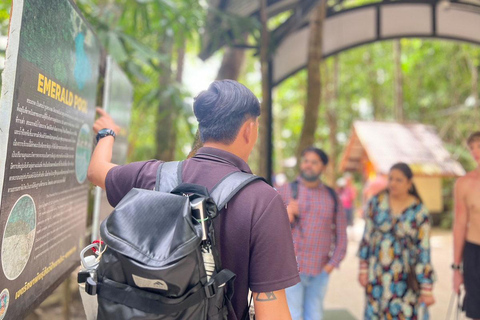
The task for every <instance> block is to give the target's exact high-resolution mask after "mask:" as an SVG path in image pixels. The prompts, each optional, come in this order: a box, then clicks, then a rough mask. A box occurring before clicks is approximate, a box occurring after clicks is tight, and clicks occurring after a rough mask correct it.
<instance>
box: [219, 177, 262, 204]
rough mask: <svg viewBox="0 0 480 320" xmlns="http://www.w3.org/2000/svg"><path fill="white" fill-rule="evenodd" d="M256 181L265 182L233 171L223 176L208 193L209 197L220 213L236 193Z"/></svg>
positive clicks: (260, 178)
mask: <svg viewBox="0 0 480 320" xmlns="http://www.w3.org/2000/svg"><path fill="white" fill-rule="evenodd" d="M256 180H263V181H265V183H266V180H265V179H263V178H262V177H259V176H256V175H253V174H249V173H245V172H241V171H235V172H232V173H231V174H229V175H227V176H225V177H224V178H223V179H222V180H221V181H220V182H219V183H217V185H216V186H215V187H213V189H212V191H211V192H210V197H211V198H212V199H213V200H214V201H215V203H216V204H217V208H218V210H219V211H220V210H221V209H222V208H223V207H225V205H226V204H227V202H228V201H230V200H231V199H232V198H233V197H234V196H235V195H236V194H237V192H238V191H240V190H242V189H243V188H244V187H245V186H247V185H248V184H250V183H252V182H253V181H256Z"/></svg>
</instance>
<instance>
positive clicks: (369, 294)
mask: <svg viewBox="0 0 480 320" xmlns="http://www.w3.org/2000/svg"><path fill="white" fill-rule="evenodd" d="M358 256H359V257H360V259H361V266H363V267H364V268H367V270H368V271H367V274H368V284H367V287H366V308H365V319H368V320H394V319H395V320H396V319H398V320H416V319H417V313H418V307H419V305H418V298H419V295H420V293H415V292H414V291H413V290H411V289H409V288H408V286H407V268H408V265H414V266H415V273H416V275H417V279H418V281H419V283H420V287H421V290H422V292H424V291H428V292H431V289H432V284H433V282H434V273H433V269H432V265H431V260H430V217H429V214H428V211H427V209H426V207H425V206H424V205H423V204H422V203H420V202H419V201H417V202H415V203H413V204H412V205H411V206H409V207H408V208H407V209H405V211H404V212H403V213H402V214H401V215H397V216H392V214H391V213H390V207H389V200H388V194H387V193H386V192H384V193H381V194H380V195H378V196H375V197H373V199H372V200H371V201H370V203H369V208H368V215H367V217H366V225H365V232H364V235H363V239H362V241H361V243H360V250H359V253H358ZM407 261H409V264H408V263H407Z"/></svg>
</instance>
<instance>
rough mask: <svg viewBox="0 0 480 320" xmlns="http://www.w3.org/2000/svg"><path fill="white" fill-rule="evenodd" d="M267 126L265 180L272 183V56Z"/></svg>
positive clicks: (269, 63)
mask: <svg viewBox="0 0 480 320" xmlns="http://www.w3.org/2000/svg"><path fill="white" fill-rule="evenodd" d="M268 91H269V94H268V101H267V106H268V127H267V137H268V144H267V177H266V178H267V181H268V182H269V183H270V184H271V185H273V177H272V173H273V96H272V93H273V61H272V56H271V55H269V58H268Z"/></svg>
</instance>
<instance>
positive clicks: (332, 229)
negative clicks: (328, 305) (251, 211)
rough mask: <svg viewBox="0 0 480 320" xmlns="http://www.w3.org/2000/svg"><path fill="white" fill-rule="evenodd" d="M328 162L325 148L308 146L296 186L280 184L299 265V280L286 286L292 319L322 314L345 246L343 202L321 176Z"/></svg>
mask: <svg viewBox="0 0 480 320" xmlns="http://www.w3.org/2000/svg"><path fill="white" fill-rule="evenodd" d="M327 163H328V156H327V155H326V154H325V152H323V151H322V150H320V149H317V148H313V147H311V148H307V149H306V150H305V151H303V154H302V160H301V163H300V177H299V178H298V179H297V183H296V185H297V186H296V187H294V185H292V184H291V185H288V184H287V185H284V186H283V187H281V188H279V192H280V194H281V195H282V197H283V199H284V202H285V203H286V205H287V206H288V207H287V211H288V216H289V219H290V222H291V223H292V234H293V241H294V244H295V253H296V255H297V261H298V265H299V269H300V279H301V282H300V283H298V284H297V285H295V286H294V287H291V288H288V289H287V300H288V306H289V308H290V312H291V314H292V318H293V319H303V320H321V319H322V318H323V300H324V298H325V294H326V291H327V285H328V279H329V275H330V272H332V270H333V269H334V268H337V267H338V266H339V265H340V262H341V261H342V260H343V258H344V257H345V253H346V249H347V232H346V229H347V219H346V215H345V213H344V210H343V208H342V204H341V203H340V201H339V200H338V198H337V196H336V195H335V193H334V192H332V191H331V189H330V190H329V187H327V186H325V185H324V184H323V183H322V181H321V180H320V176H321V174H322V173H323V171H324V169H325V168H326V166H327ZM294 188H298V190H297V191H298V192H295V191H294V190H292V189H294ZM292 191H293V192H292ZM294 193H298V195H295V194H294ZM334 197H335V198H336V199H335V198H334ZM294 198H295V199H294ZM335 208H336V210H335Z"/></svg>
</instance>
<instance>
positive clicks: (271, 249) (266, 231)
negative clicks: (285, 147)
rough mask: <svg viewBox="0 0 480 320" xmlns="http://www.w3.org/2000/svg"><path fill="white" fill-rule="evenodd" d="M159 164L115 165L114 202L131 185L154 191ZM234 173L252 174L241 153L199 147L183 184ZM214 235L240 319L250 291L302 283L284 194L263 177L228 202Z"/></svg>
mask: <svg viewBox="0 0 480 320" xmlns="http://www.w3.org/2000/svg"><path fill="white" fill-rule="evenodd" d="M160 163H161V162H160V161H158V160H150V161H143V162H135V163H130V164H127V165H124V166H117V167H114V168H112V169H111V170H110V171H109V172H108V174H107V178H106V181H105V187H106V191H107V197H108V200H109V202H110V204H111V205H112V206H116V205H117V204H118V202H120V200H121V199H122V198H123V197H124V196H125V195H126V194H127V193H128V192H129V191H130V190H131V189H132V188H143V189H149V190H152V189H153V188H154V186H155V178H156V172H157V169H158V166H159V164H160ZM233 171H244V172H248V173H251V170H250V168H249V166H248V165H247V163H245V161H243V160H242V159H240V158H239V157H237V156H235V155H233V154H231V153H229V152H226V151H222V150H219V149H215V148H201V149H200V150H199V151H198V153H197V155H196V156H195V157H193V158H191V159H188V160H186V161H185V162H184V164H183V174H182V179H183V182H186V183H195V184H199V185H203V186H205V187H206V188H207V189H209V190H211V189H212V188H213V187H214V186H215V185H216V184H217V183H218V182H219V181H220V180H221V179H222V178H223V177H225V176H226V175H227V174H228V173H231V172H233ZM214 226H215V234H216V236H217V237H218V240H219V241H217V243H219V244H220V248H219V249H220V256H221V260H222V265H223V267H224V268H226V269H229V270H231V271H233V272H234V273H235V274H236V275H237V278H236V280H235V293H234V296H233V299H232V304H233V307H234V310H235V314H233V313H230V314H229V316H228V319H229V320H233V319H240V318H241V316H242V313H243V312H244V310H245V308H246V307H247V302H248V301H247V295H248V289H249V288H250V289H251V290H252V291H253V292H270V291H277V290H281V289H285V288H287V287H290V286H293V285H295V284H296V283H298V282H299V281H300V278H299V276H298V270H297V262H296V260H295V252H294V249H293V242H292V237H291V232H290V225H289V222H288V216H287V212H286V209H285V206H284V204H283V201H282V198H281V197H280V195H279V194H278V193H277V192H276V191H275V189H273V188H272V187H270V186H269V185H268V184H266V183H265V182H263V181H255V182H253V183H251V184H250V185H248V186H247V187H245V188H244V189H242V190H241V191H240V192H238V193H237V194H236V196H235V197H234V198H233V199H232V200H230V201H229V203H228V206H227V209H223V210H222V211H220V212H219V216H218V217H217V218H216V219H215V222H214Z"/></svg>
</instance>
